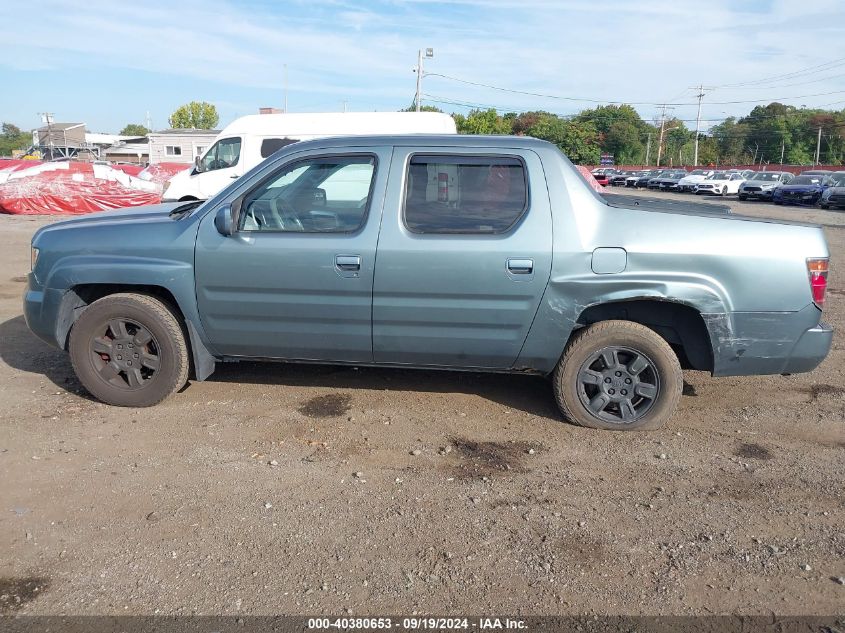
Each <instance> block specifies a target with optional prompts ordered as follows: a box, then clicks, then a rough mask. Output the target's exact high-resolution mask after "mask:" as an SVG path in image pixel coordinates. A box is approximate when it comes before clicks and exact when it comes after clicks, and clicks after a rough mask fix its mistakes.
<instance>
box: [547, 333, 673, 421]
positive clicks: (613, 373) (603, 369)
mask: <svg viewBox="0 0 845 633" xmlns="http://www.w3.org/2000/svg"><path fill="white" fill-rule="evenodd" d="M553 385H554V392H555V399H556V400H557V405H558V407H559V408H560V410H561V413H563V415H564V417H565V418H566V419H568V420H569V421H570V422H573V423H575V424H578V425H580V426H586V427H590V428H594V429H604V430H612V431H634V430H652V429H657V428H660V427H661V426H663V424H665V423H666V421H667V420H668V419H669V418H670V417H671V416H672V414H673V413H674V412H675V409H676V408H677V406H678V402H679V401H680V399H681V391H682V390H683V374H682V372H681V365H680V363H679V362H678V357H677V356H676V355H675V352H674V351H672V348H671V347H669V344H668V343H667V342H666V341H665V340H663V338H661V337H660V336H659V335H658V334H657V333H656V332H654V331H653V330H651V329H649V328H647V327H645V326H643V325H640V324H639V323H633V322H631V321H601V322H599V323H595V324H593V325H590V326H589V327H585V328H584V329H583V330H581V331H580V332H578V333H577V334H576V335H575V336H574V337H573V338H572V340H571V341H570V342H569V344H568V345H567V346H566V350H565V351H564V353H563V356H562V357H561V359H560V362H558V365H557V368H556V369H555V372H554V376H553Z"/></svg>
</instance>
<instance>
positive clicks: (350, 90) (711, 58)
mask: <svg viewBox="0 0 845 633" xmlns="http://www.w3.org/2000/svg"><path fill="white" fill-rule="evenodd" d="M280 6H281V7H283V8H279V7H280ZM0 21H2V23H4V24H7V25H13V26H12V28H8V29H7V31H6V36H5V44H6V47H7V50H26V51H27V53H26V55H25V58H26V59H20V58H16V57H15V56H13V55H6V56H4V57H3V59H0V65H5V66H6V67H8V68H11V69H13V70H17V71H20V70H36V69H46V68H57V69H68V70H72V69H73V68H75V67H83V68H92V67H93V68H96V67H103V68H122V69H128V70H129V71H130V72H131V71H132V70H139V71H146V72H151V73H162V74H166V75H175V76H182V77H186V78H191V79H193V80H203V81H209V82H215V83H217V84H221V83H222V84H224V85H229V86H231V87H232V88H236V87H239V86H242V87H252V88H266V87H268V86H273V87H276V88H274V89H275V90H277V91H280V90H281V84H282V81H283V79H282V76H283V70H282V67H283V64H287V66H288V70H289V78H290V79H289V84H290V90H291V92H292V93H296V94H297V95H298V101H299V102H300V103H308V102H312V103H313V102H320V101H322V102H326V101H330V100H333V99H337V100H339V99H341V98H344V99H346V98H349V99H352V100H353V101H354V102H355V103H359V104H367V107H374V106H375V107H384V108H395V107H400V106H404V105H406V104H408V103H409V102H410V100H411V98H412V95H413V90H414V75H413V74H412V73H411V72H410V70H411V67H412V65H413V64H414V63H415V60H416V50H417V49H418V48H420V47H424V46H433V47H434V48H435V54H436V57H435V58H434V59H433V60H431V61H430V62H428V66H427V69H428V70H429V71H431V72H437V73H442V74H446V75H452V76H456V77H462V78H466V79H470V80H473V81H478V82H481V83H487V84H493V85H498V86H504V87H509V88H514V89H519V90H526V91H531V92H540V93H552V94H556V95H561V96H570V97H594V98H597V99H606V100H609V101H632V102H660V101H664V100H670V99H672V98H675V99H677V98H681V99H682V100H683V101H684V102H688V101H691V100H692V95H693V92H692V91H691V90H688V88H689V87H691V86H693V85H696V84H698V83H704V84H705V85H715V84H718V85H721V84H728V83H737V82H742V81H747V80H749V79H751V78H755V77H762V76H770V75H775V74H778V73H787V72H790V71H792V70H796V69H798V68H801V67H805V66H810V65H813V64H818V63H821V62H824V61H827V60H829V59H834V58H836V57H838V56H845V52H843V48H842V44H841V43H842V42H843V41H845V32H843V25H845V7H843V5H842V3H841V2H837V1H834V0H820V1H818V2H814V3H812V4H805V5H798V4H797V3H796V2H794V0H793V1H788V0H749V1H748V2H745V3H743V4H742V6H737V3H735V2H732V1H731V0H714V1H711V2H708V3H706V4H705V3H701V2H695V1H693V2H684V1H675V2H645V1H643V2H639V1H638V2H632V1H630V0H603V1H602V2H601V3H586V2H576V1H558V0H454V1H452V2H449V3H446V2H440V1H437V0H408V1H399V0H396V1H389V0H384V1H382V2H372V3H368V5H367V6H366V8H364V6H363V5H361V4H360V3H352V2H342V1H335V0H313V1H310V2H305V1H303V2H294V3H284V5H274V7H273V8H268V7H267V5H262V4H257V5H251V4H242V3H237V2H234V1H231V0H203V1H202V2H200V1H199V0H187V1H179V2H167V3H166V2H164V1H163V0H151V1H149V2H144V3H132V4H130V3H115V2H111V1H109V0H89V1H87V2H85V3H82V2H74V3H67V2H58V1H56V0H32V1H30V2H26V3H18V4H16V6H14V7H12V6H9V4H8V3H6V4H4V5H3V6H2V7H0ZM34 25H35V26H34ZM34 33H35V34H36V35H35V36H33V34H34ZM840 69H842V70H845V67H842V68H840ZM45 89H46V88H45ZM424 89H425V91H426V92H427V93H431V94H435V95H442V96H443V97H445V98H447V99H448V100H454V101H462V102H473V103H485V104H492V105H498V106H502V107H510V108H514V109H536V108H544V109H550V110H553V111H558V112H574V111H577V110H579V109H581V108H583V107H588V106H589V105H590V104H588V103H574V102H567V101H556V100H551V99H546V100H543V99H538V98H535V97H528V96H522V95H516V94H510V93H504V92H499V91H495V90H489V89H483V88H473V87H470V86H466V85H462V84H458V83H454V82H450V81H447V80H445V79H442V78H437V77H428V78H427V79H426V80H425V86H424ZM837 89H838V90H845V84H843V82H842V81H841V80H839V81H838V82H837V81H835V80H832V81H831V82H830V84H829V85H828V84H826V83H819V84H810V85H808V86H799V87H784V88H783V89H781V90H777V89H775V88H768V89H766V90H763V89H760V90H748V89H745V90H739V89H736V90H733V91H731V90H727V89H720V90H716V91H712V92H709V93H708V95H707V97H706V99H705V118H706V117H708V116H709V117H711V118H717V117H722V116H725V115H724V113H725V112H727V113H730V114H741V113H743V112H747V111H748V110H749V109H750V108H751V107H752V105H740V104H737V105H735V106H728V105H724V106H723V105H718V106H717V105H715V104H714V105H708V101H709V102H716V101H730V100H742V99H761V100H763V99H767V98H770V97H782V96H791V95H800V94H811V93H816V92H830V91H835V90H837ZM842 99H843V101H845V94H843V95H842ZM834 100H835V96H832V97H827V98H825V97H819V98H815V99H808V100H805V101H803V103H806V104H807V105H813V104H821V103H826V102H830V101H834ZM233 101H236V99H235V100H233ZM791 103H795V104H796V105H800V103H802V102H795V101H792V102H791ZM447 108H448V106H447ZM639 110H640V112H641V113H642V114H643V116H645V117H649V116H651V115H652V114H653V113H654V111H655V108H654V107H653V106H639ZM675 114H676V115H680V116H682V117H686V118H689V117H691V116H693V115H694V108H693V107H679V108H678V109H677V110H676V112H675Z"/></svg>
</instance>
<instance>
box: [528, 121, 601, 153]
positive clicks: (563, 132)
mask: <svg viewBox="0 0 845 633" xmlns="http://www.w3.org/2000/svg"><path fill="white" fill-rule="evenodd" d="M526 132H527V134H528V135H529V136H533V137H535V138H539V139H543V140H544V141H549V142H550V143H554V144H555V145H557V146H558V147H559V148H560V150H561V151H562V152H563V153H564V154H566V155H567V157H569V160H571V161H572V162H573V163H578V164H581V165H597V164H598V162H599V158H600V155H601V147H600V146H599V133H598V130H596V128H595V126H594V125H593V124H592V123H590V122H584V121H567V120H565V119H561V118H560V117H558V116H555V115H554V114H549V113H539V114H538V116H537V119H536V122H535V123H534V125H532V126H531V127H530V128H528V130H527V131H526Z"/></svg>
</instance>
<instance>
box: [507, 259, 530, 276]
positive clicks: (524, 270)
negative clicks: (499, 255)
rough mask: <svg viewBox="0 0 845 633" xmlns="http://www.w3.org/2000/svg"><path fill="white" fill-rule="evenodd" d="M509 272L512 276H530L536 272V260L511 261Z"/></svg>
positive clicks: (509, 262)
mask: <svg viewBox="0 0 845 633" xmlns="http://www.w3.org/2000/svg"><path fill="white" fill-rule="evenodd" d="M508 272H509V273H511V274H512V275H530V274H531V273H533V272H534V260H533V259H524V258H512V259H509V260H508Z"/></svg>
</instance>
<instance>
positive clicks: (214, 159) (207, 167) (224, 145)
mask: <svg viewBox="0 0 845 633" xmlns="http://www.w3.org/2000/svg"><path fill="white" fill-rule="evenodd" d="M240 157H241V139H240V137H237V136H236V137H234V138H224V139H220V140H219V141H217V142H216V143H215V144H214V145H212V146H211V149H210V150H208V152H207V153H206V155H205V156H203V157H202V160H201V165H202V171H215V170H217V169H225V168H226V167H234V166H235V165H237V164H238V160H240Z"/></svg>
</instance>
